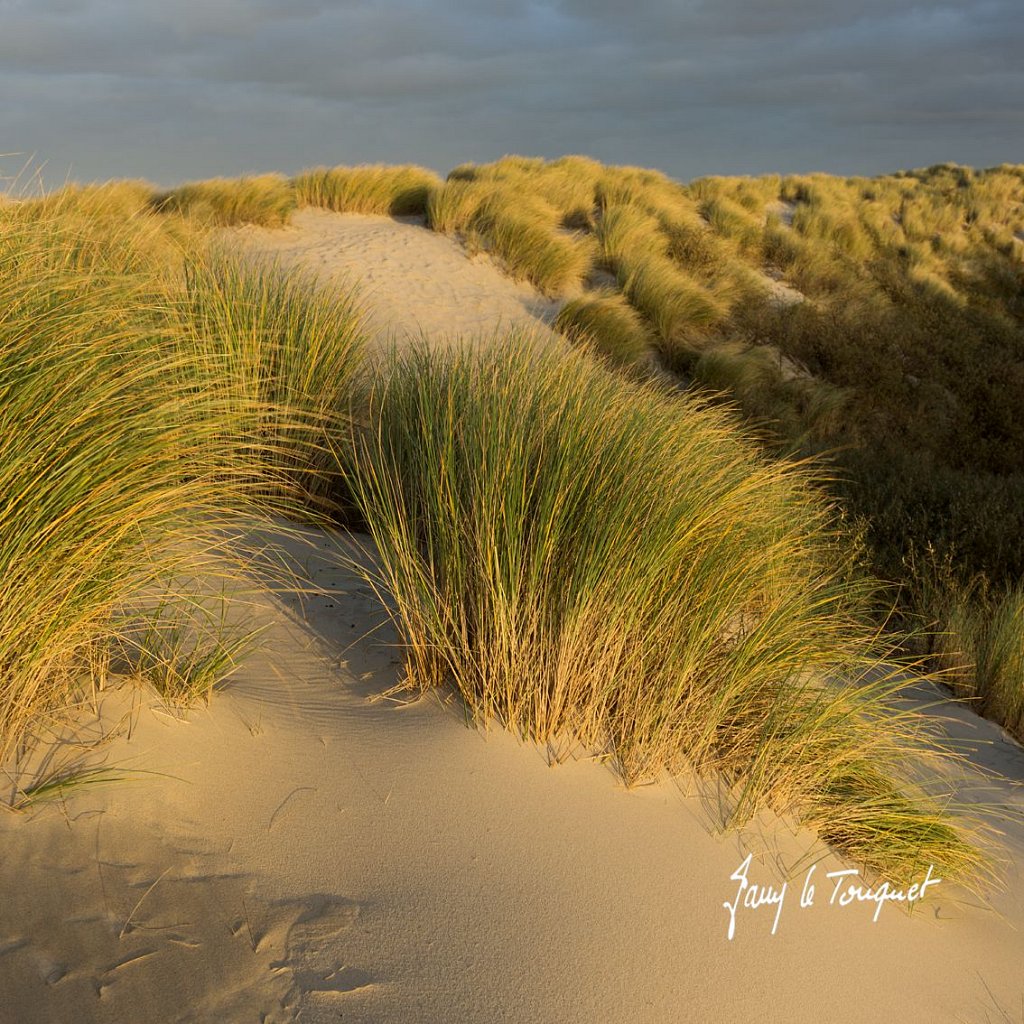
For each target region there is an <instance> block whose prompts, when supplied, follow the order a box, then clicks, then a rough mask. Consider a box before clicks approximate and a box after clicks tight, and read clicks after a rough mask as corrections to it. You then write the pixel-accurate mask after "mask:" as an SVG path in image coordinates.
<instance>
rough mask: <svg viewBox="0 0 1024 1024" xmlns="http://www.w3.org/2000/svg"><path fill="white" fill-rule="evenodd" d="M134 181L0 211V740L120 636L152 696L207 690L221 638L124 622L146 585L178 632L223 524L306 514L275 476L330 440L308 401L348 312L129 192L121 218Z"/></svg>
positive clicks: (53, 707)
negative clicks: (226, 253) (1, 505)
mask: <svg viewBox="0 0 1024 1024" xmlns="http://www.w3.org/2000/svg"><path fill="white" fill-rule="evenodd" d="M133 195H135V191H134V190H124V189H117V188H111V189H107V190H106V191H104V190H90V191H82V190H76V189H70V190H67V191H66V192H64V193H61V194H58V195H55V196H51V197H47V198H46V199H45V200H43V201H39V202H32V201H29V202H24V203H17V204H11V205H10V206H9V207H6V206H5V207H4V208H3V209H2V210H0V305H2V307H3V310H4V314H3V317H2V318H0V408H2V410H3V414H2V415H3V419H4V430H3V431H2V432H0V493H3V494H4V495H5V502H6V506H5V510H4V515H3V517H2V522H0V757H2V756H5V755H8V754H10V753H12V752H13V751H16V750H17V749H18V747H19V745H20V744H21V743H22V741H23V740H24V739H25V738H26V737H27V736H28V735H29V734H38V733H39V732H40V731H41V730H45V729H47V728H48V727H49V725H50V724H51V723H52V722H53V721H54V720H55V719H59V718H60V716H61V715H62V714H63V712H64V711H65V709H66V708H67V707H68V706H69V705H74V704H75V703H76V702H78V701H80V700H81V699H82V698H83V695H85V694H87V693H88V692H89V689H90V687H92V686H95V685H98V684H99V683H101V682H102V679H103V676H104V674H105V672H106V671H107V668H108V666H109V664H110V659H111V657H112V656H116V655H117V651H118V650H120V651H124V650H125V647H124V645H125V644H128V645H129V646H130V647H131V648H132V650H133V651H134V652H135V655H136V656H137V658H136V659H135V660H136V661H137V663H138V664H141V665H143V666H147V672H146V674H147V675H149V676H151V677H153V678H154V679H157V678H158V677H159V679H162V680H163V682H164V683H165V684H166V686H165V696H167V697H168V698H171V699H173V697H174V692H172V691H176V692H178V693H179V695H180V694H183V693H192V694H195V693H198V692H207V691H208V690H209V688H210V687H211V686H212V685H214V684H215V683H216V681H217V680H218V678H220V676H221V675H222V674H225V673H226V672H227V671H228V670H230V668H232V667H233V661H234V657H235V655H236V654H237V653H238V652H239V648H238V645H237V643H236V640H237V637H234V636H232V635H230V634H228V633H222V632H220V631H219V630H213V631H210V630H205V631H200V632H201V634H202V635H201V636H200V637H199V639H198V640H197V643H196V644H193V645H192V646H189V645H188V644H185V645H184V646H182V645H181V644H177V646H175V645H171V647H168V646H167V644H166V640H167V637H168V632H167V630H166V629H164V628H163V627H161V628H160V629H154V630H149V631H148V633H147V632H146V631H142V632H140V630H139V628H138V625H137V624H138V621H139V620H138V616H139V614H140V609H145V608H146V607H147V600H148V597H147V595H151V594H152V593H154V592H159V593H164V594H165V598H164V604H163V608H164V614H163V615H162V616H161V617H162V621H163V623H164V625H166V624H167V623H171V622H175V623H177V624H178V626H176V627H174V628H178V627H179V626H180V627H181V628H182V629H184V625H183V624H185V623H190V625H189V627H188V630H189V633H190V635H192V636H197V634H196V626H197V624H198V623H197V620H196V617H195V612H196V609H197V607H198V604H197V600H196V597H195V587H196V586H197V585H198V584H197V580H199V579H201V578H203V577H204V576H205V575H207V574H212V575H214V576H223V577H224V578H225V579H230V578H231V577H232V574H233V573H234V570H233V569H232V568H231V566H232V564H233V563H232V559H231V557H230V555H229V552H228V550H227V548H226V546H225V543H226V542H225V537H224V534H223V532H222V529H221V528H222V526H223V525H224V524H225V523H228V522H231V521H232V520H233V519H234V517H235V516H239V515H241V516H244V517H247V518H248V519H249V520H250V521H251V520H259V519H260V518H262V517H264V516H266V515H268V514H273V515H275V516H276V515H279V514H282V513H289V514H293V513H297V512H299V511H300V510H301V511H305V509H304V505H303V504H302V503H301V502H302V499H303V498H304V497H305V495H304V494H302V495H297V494H296V490H295V487H294V486H293V484H292V482H291V481H292V478H293V477H294V476H295V475H297V474H302V475H303V479H304V480H307V479H310V478H312V477H315V476H316V475H317V474H318V473H319V472H321V471H322V469H324V468H325V467H326V462H325V460H324V457H323V446H324V444H326V441H327V437H328V432H329V433H330V436H331V437H337V436H343V434H342V433H340V432H341V430H342V427H341V425H340V424H341V420H342V417H341V410H340V409H338V408H337V407H335V408H334V409H333V410H332V415H331V420H330V424H329V427H328V424H326V423H322V422H319V417H318V414H319V412H320V411H321V404H322V403H323V402H324V400H325V394H328V395H333V396H338V395H339V393H340V391H341V390H343V389H344V387H345V383H346V381H350V380H351V377H352V368H353V367H354V365H355V363H356V361H357V352H356V349H355V347H354V346H353V344H349V345H348V347H347V348H346V347H345V335H344V333H343V331H344V329H345V328H346V326H347V325H348V324H349V320H350V319H351V316H352V313H351V311H350V310H349V309H348V307H344V308H341V309H340V310H338V311H337V312H336V309H338V302H337V301H336V300H330V301H329V302H327V303H326V307H327V308H326V309H321V310H316V309H313V308H312V307H313V306H315V301H316V300H314V299H312V298H311V297H310V296H309V295H308V294H307V293H306V292H304V291H302V290H301V289H300V288H299V287H298V286H297V285H291V284H283V283H282V284H277V283H275V282H272V281H270V279H269V278H268V277H267V276H266V275H265V274H264V273H263V272H260V271H254V272H252V274H251V276H250V275H249V274H248V273H246V274H243V273H242V272H241V271H239V270H237V269H236V270H234V271H231V272H224V271H222V270H221V269H218V268H219V264H215V263H207V262H205V261H206V257H204V256H203V255H202V253H203V248H202V247H203V245H204V244H205V243H204V240H203V239H202V237H201V236H199V235H196V234H194V233H190V232H189V231H188V230H185V229H181V230H179V229H178V228H177V227H174V225H173V224H172V222H171V220H169V219H168V218H167V217H165V216H155V215H153V214H151V213H148V212H145V211H144V210H143V209H141V208H140V206H139V204H138V203H137V202H135V200H134V199H133V200H132V203H131V204H129V205H131V206H132V210H133V212H132V214H131V216H128V217H126V216H125V204H126V201H127V200H128V199H130V198H131V197H132V196H133ZM104 198H109V200H110V204H111V205H110V207H109V208H105V207H104ZM179 227H180V225H179ZM182 239H186V240H187V241H188V243H189V245H190V247H191V248H189V249H188V250H185V251H183V250H182V249H181V247H180V246H181V240H182ZM186 262H187V263H190V264H191V265H192V268H193V269H192V270H191V271H190V272H188V273H186V271H185V270H184V269H183V264H185V263H186ZM232 274H234V276H232ZM218 304H220V305H218ZM312 328H317V329H318V330H319V332H320V333H319V336H318V335H317V332H316V330H313V329H312ZM325 339H329V342H330V346H331V351H330V352H329V353H326V354H324V353H323V352H322V351H320V350H318V348H317V344H318V340H319V341H324V340H325ZM321 359H326V360H327V361H326V362H324V363H322V364H321V363H319V360H321ZM256 360H261V364H260V365H259V366H258V367H257V366H255V365H252V364H253V362H254V361H256ZM325 371H329V372H325ZM330 388H333V389H334V391H333V392H332V391H330ZM268 425H269V426H270V427H272V429H268ZM314 428H316V429H317V430H318V434H316V435H315V436H313V435H311V431H312V430H313V429H314ZM308 489H309V488H307V490H308ZM133 623H135V624H134V625H133ZM147 636H148V640H147V639H146V638H147ZM140 637H141V638H142V639H141V642H140ZM158 640H159V641H160V642H161V643H162V645H163V646H161V647H159V648H158V647H157V646H156V644H157V641H158ZM150 641H152V643H150ZM200 641H201V642H200ZM175 680H177V682H175ZM178 684H180V686H179V685H178Z"/></svg>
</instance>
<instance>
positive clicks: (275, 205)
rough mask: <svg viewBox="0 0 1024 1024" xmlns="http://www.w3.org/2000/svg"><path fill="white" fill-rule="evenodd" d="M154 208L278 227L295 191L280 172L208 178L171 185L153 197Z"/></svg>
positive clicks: (224, 222)
mask: <svg viewBox="0 0 1024 1024" xmlns="http://www.w3.org/2000/svg"><path fill="white" fill-rule="evenodd" d="M153 202H154V206H155V208H156V209H157V210H159V211H161V212H165V213H176V214H180V215H183V216H188V217H191V218H194V219H195V220H197V221H199V222H200V223H202V224H213V225H217V226H220V227H233V226H236V225H239V224H261V225H263V226H265V227H280V226H281V225H283V224H286V223H287V222H288V218H289V217H290V216H291V213H292V210H294V209H295V193H294V191H293V189H292V187H291V184H290V183H289V181H288V179H287V178H285V177H284V175H281V174H259V175H255V176H253V177H242V178H210V179H208V180H207V181H196V182H191V183H189V184H187V185H180V186H179V187H178V188H175V189H171V191H170V192H165V193H163V194H162V195H159V196H157V197H155V199H154V200H153Z"/></svg>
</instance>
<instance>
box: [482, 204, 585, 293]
mask: <svg viewBox="0 0 1024 1024" xmlns="http://www.w3.org/2000/svg"><path fill="white" fill-rule="evenodd" d="M471 228H472V230H473V232H474V233H475V234H476V235H478V236H479V237H480V238H481V239H482V241H483V244H484V245H485V247H486V248H487V249H488V250H489V251H490V252H492V253H493V254H494V255H495V256H497V257H498V258H499V259H500V260H501V261H502V263H504V265H505V267H506V269H507V270H508V272H509V273H510V274H511V275H512V276H513V277H518V278H522V279H525V280H527V281H530V282H531V283H532V284H534V285H535V286H536V287H537V288H538V289H539V290H540V291H542V292H544V293H545V294H547V295H562V294H564V293H565V292H567V291H571V290H572V289H574V288H576V287H578V286H579V284H580V282H581V281H582V280H583V278H584V277H585V276H586V274H587V272H588V271H589V269H590V266H591V262H592V257H593V251H592V249H591V248H590V246H588V245H586V244H585V243H584V242H583V241H581V240H580V239H577V238H575V237H573V236H572V235H571V234H568V233H563V232H561V231H560V230H559V228H558V223H557V215H556V212H555V210H554V209H553V208H552V207H550V206H549V205H548V204H546V203H544V201H543V200H535V201H533V202H525V201H524V200H523V199H522V198H521V197H520V196H517V195H516V194H515V193H514V192H511V191H501V190H499V191H496V192H494V193H492V194H491V196H490V197H489V198H488V199H487V200H486V201H485V202H484V203H483V204H482V205H481V207H480V208H479V209H478V210H477V212H476V214H475V215H474V217H473V220H472V222H471Z"/></svg>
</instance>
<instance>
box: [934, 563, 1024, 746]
mask: <svg viewBox="0 0 1024 1024" xmlns="http://www.w3.org/2000/svg"><path fill="white" fill-rule="evenodd" d="M978 591H980V592H978ZM935 596H936V597H937V599H938V603H939V604H940V606H941V607H940V609H939V617H938V621H937V623H936V627H937V632H936V634H935V642H934V649H933V652H932V657H933V658H934V660H935V661H936V662H937V663H938V665H939V666H940V667H941V668H942V669H944V670H945V678H946V679H947V680H948V681H949V682H950V683H951V684H952V686H953V689H954V692H955V693H956V694H957V695H958V696H960V697H964V698H966V699H967V700H969V701H970V702H972V703H973V704H974V706H975V707H976V708H977V710H978V711H979V713H981V714H983V715H985V716H986V717H988V718H992V719H994V720H995V721H997V722H999V723H1000V724H1001V725H1003V726H1004V727H1005V728H1006V729H1007V730H1008V731H1009V732H1010V733H1012V734H1013V735H1014V736H1015V737H1016V738H1017V739H1018V740H1020V741H1021V742H1024V586H1016V587H1011V588H1010V589H1008V590H1006V591H1003V592H1002V593H998V592H997V593H991V592H989V591H988V588H987V587H985V585H984V583H983V582H982V581H981V580H978V581H975V584H974V586H973V587H971V586H967V587H957V586H956V584H955V582H951V581H948V580H947V581H946V582H945V584H944V585H943V586H942V588H941V589H940V590H939V592H938V594H937V595H935Z"/></svg>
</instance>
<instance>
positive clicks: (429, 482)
mask: <svg viewBox="0 0 1024 1024" xmlns="http://www.w3.org/2000/svg"><path fill="white" fill-rule="evenodd" d="M509 341H510V344H509V345H508V346H507V347H504V348H502V347H500V346H494V347H492V348H489V349H488V350H486V351H483V352H476V353H474V352H467V351H459V352H449V353H443V354H436V353H430V352H426V351H418V352H415V351H414V352H412V353H407V354H405V355H401V356H396V357H395V359H394V362H393V364H392V365H391V367H390V369H389V370H388V371H387V374H386V376H385V378H384V379H383V380H382V381H380V382H379V384H378V386H376V387H375V388H374V389H373V392H372V394H371V396H370V400H369V415H368V418H367V420H366V423H365V426H364V429H363V430H362V431H361V432H360V434H359V436H358V438H357V445H356V449H355V452H354V455H353V466H352V467H351V472H352V474H353V479H354V484H353V486H354V489H355V493H356V495H357V499H358V501H359V504H360V508H361V510H362V512H363V514H364V516H365V518H366V522H367V524H368V529H369V531H370V533H371V535H372V538H373V541H374V543H375V545H376V548H377V550H378V552H379V572H375V571H371V570H365V571H366V572H367V573H368V578H369V579H370V580H371V582H373V583H374V585H375V586H377V587H379V588H380V589H381V591H382V592H383V593H385V594H386V595H387V600H388V602H389V607H390V608H391V609H392V614H393V617H394V620H395V623H396V625H397V628H398V630H399V633H400V635H401V639H402V643H403V645H404V649H405V659H406V679H405V683H406V685H407V686H408V687H409V688H411V689H414V690H427V689H429V688H432V687H436V686H439V685H442V684H444V683H451V684H453V685H454V686H455V687H456V688H457V690H458V692H459V693H460V695H461V696H462V698H463V699H464V701H465V702H466V704H467V706H468V708H469V709H470V711H471V713H472V714H473V716H474V717H475V718H476V719H477V720H479V721H489V720H497V721H498V722H500V723H502V724H503V725H504V726H505V727H507V728H508V729H511V730H513V731H514V732H516V733H519V734H521V735H523V736H530V737H533V738H535V739H537V740H540V741H549V742H550V743H552V744H553V745H555V746H556V747H557V746H558V745H560V744H561V745H562V749H563V750H568V749H571V747H572V746H573V745H574V744H580V745H583V746H584V747H586V748H589V749H592V750H597V751H603V752H607V753H608V754H610V755H612V756H613V757H614V759H615V762H616V763H617V765H618V767H619V770H620V771H621V773H622V775H623V777H624V778H625V779H626V780H627V781H628V782H630V783H636V782H640V781H641V780H644V779H648V778H651V777H653V776H655V775H656V774H657V773H658V772H660V771H662V770H665V769H667V770H669V771H672V772H684V771H690V770H694V769H695V770H696V771H697V772H698V773H701V774H711V773H715V774H717V775H718V776H719V777H722V778H724V779H725V780H726V782H727V784H728V786H729V787H730V790H731V792H732V796H733V800H734V804H733V808H734V818H733V820H734V822H736V823H741V822H743V821H745V820H747V819H748V818H749V817H750V816H751V815H752V814H754V813H756V812H757V811H758V810H759V809H761V808H764V807H770V808H774V809H775V810H777V811H789V812H795V813H796V814H798V815H799V816H800V818H801V819H802V820H803V821H804V822H805V823H807V824H809V825H811V826H814V827H817V828H818V829H819V830H820V832H821V834H822V836H823V837H824V838H825V839H826V840H827V841H829V842H830V843H832V844H833V845H834V846H835V847H836V848H838V849H839V850H841V851H842V852H844V853H846V854H848V855H850V856H852V857H854V858H855V859H856V860H858V861H860V862H862V863H863V864H866V865H868V866H869V867H870V868H873V869H875V870H877V871H879V872H882V873H883V874H884V875H885V876H886V877H887V878H889V879H904V878H907V877H908V876H910V875H912V874H913V873H914V872H916V871H919V870H921V869H922V867H923V866H924V865H926V864H928V863H932V864H935V865H936V867H937V869H939V870H941V871H942V872H945V873H944V874H943V877H965V876H967V877H969V876H971V875H972V874H973V873H974V872H975V871H976V870H978V867H979V863H980V861H979V855H978V852H977V850H975V849H974V848H973V847H972V846H971V845H970V844H969V843H968V841H967V839H966V838H965V833H964V832H963V831H962V830H961V828H960V826H959V825H958V824H957V823H956V822H955V821H954V820H953V819H952V818H950V817H949V816H948V815H947V813H946V812H945V811H944V810H942V809H941V808H940V806H939V805H938V804H937V803H936V802H935V801H933V800H931V799H930V798H929V797H927V796H925V795H924V794H923V793H921V792H920V791H918V790H915V789H914V788H913V786H912V785H911V784H910V783H909V782H908V781H906V780H907V777H908V775H909V773H910V771H911V770H912V766H913V765H916V764H917V758H918V757H920V756H923V755H921V754H920V753H919V752H918V753H914V752H913V751H912V747H911V741H912V740H913V739H915V738H916V739H920V736H919V735H918V729H919V726H918V724H917V723H919V722H920V721H921V720H920V718H919V717H915V716H913V715H910V714H909V713H908V714H901V713H900V712H897V711H895V710H892V709H890V708H889V707H888V706H887V701H886V699H885V697H886V694H887V693H888V691H889V689H890V686H891V678H892V672H891V671H886V670H884V669H882V667H881V662H880V660H879V657H878V651H877V649H876V640H877V637H876V636H875V634H874V632H873V630H871V629H870V628H869V627H866V626H864V625H863V624H862V622H861V620H860V618H859V612H860V610H861V609H862V604H863V601H864V594H863V593H862V591H861V590H860V589H859V586H858V585H857V584H854V583H851V582H849V581H848V579H847V578H846V577H845V576H844V575H843V574H842V573H841V572H840V570H839V568H838V567H837V566H838V564H839V560H838V558H837V554H836V549H835V547H834V544H833V541H832V540H831V539H830V536H829V535H828V532H827V531H828V529H829V516H828V512H827V510H826V509H825V507H824V506H823V505H822V503H821V501H820V499H818V498H817V497H816V496H815V492H814V491H812V489H811V488H810V487H809V486H808V484H807V479H806V474H805V473H804V472H803V471H802V470H800V469H799V468H797V467H795V466H792V465H785V464H769V463H766V462H764V461H762V460H761V459H760V458H759V457H758V456H757V455H756V454H755V452H754V450H753V449H752V448H751V446H750V445H749V444H747V443H746V442H744V441H743V440H742V439H741V438H740V436H739V435H738V434H737V433H735V432H734V430H733V428H732V427H731V426H730V422H729V420H728V418H727V417H725V416H723V415H720V414H718V413H717V412H715V411H713V410H710V409H706V408H700V407H695V406H693V405H691V404H689V403H686V402H680V401H679V400H678V398H671V397H669V396H668V395H666V394H665V393H662V392H660V391H658V390H656V389H654V388H653V387H652V386H649V385H640V384H633V383H629V382H627V381H625V380H624V379H623V378H621V377H620V376H617V375H615V374H613V373H611V372H610V371H606V370H604V369H602V368H601V367H600V366H599V365H598V364H597V363H595V362H594V361H593V360H592V359H591V358H589V357H588V356H587V355H586V354H585V353H572V352H569V353H564V352H552V351H551V350H542V349H540V348H534V347H532V346H531V345H530V344H529V342H528V340H527V339H523V338H521V337H517V338H512V339H509ZM872 673H876V674H877V678H875V681H873V682H868V681H867V679H868V678H869V676H870V675H871V674H872ZM837 678H842V679H844V680H847V681H848V682H849V683H850V685H848V686H842V687H833V686H831V685H829V682H830V681H831V680H834V679H837Z"/></svg>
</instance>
